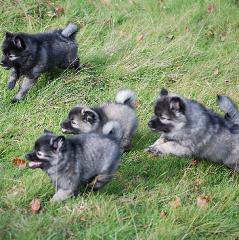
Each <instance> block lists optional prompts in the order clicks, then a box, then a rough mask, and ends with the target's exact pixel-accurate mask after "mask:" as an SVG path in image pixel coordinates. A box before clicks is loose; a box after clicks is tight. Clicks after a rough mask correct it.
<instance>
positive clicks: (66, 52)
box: [0, 23, 79, 103]
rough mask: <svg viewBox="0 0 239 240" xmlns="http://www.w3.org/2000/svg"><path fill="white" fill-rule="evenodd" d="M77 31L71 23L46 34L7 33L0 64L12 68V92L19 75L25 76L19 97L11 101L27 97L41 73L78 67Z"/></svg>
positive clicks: (9, 84) (10, 80)
mask: <svg viewBox="0 0 239 240" xmlns="http://www.w3.org/2000/svg"><path fill="white" fill-rule="evenodd" d="M77 31H78V27H77V26H76V25H75V24H73V23H70V24H69V25H67V26H66V27H65V29H63V30H62V29H58V30H54V31H51V32H46V33H37V34H27V33H10V32H7V33H6V35H5V39H4V41H3V44H2V52H3V57H2V60H1V62H0V65H1V66H2V67H3V68H5V69H12V70H11V74H10V77H9V80H8V88H9V89H13V88H14V87H15V85H16V82H17V80H18V79H19V78H20V76H22V75H23V76H25V78H24V80H23V83H22V85H21V87H20V89H19V91H18V93H17V95H16V96H15V98H13V99H12V102H13V103H15V102H17V101H19V100H21V99H22V98H24V97H25V95H26V94H27V92H28V91H29V89H30V88H31V87H32V86H33V84H34V83H35V82H36V81H37V79H38V78H39V76H40V74H41V73H42V72H46V71H49V70H51V69H53V68H55V67H59V68H63V69H66V68H78V67H79V58H78V57H77V43H76V41H75V36H76V33H77Z"/></svg>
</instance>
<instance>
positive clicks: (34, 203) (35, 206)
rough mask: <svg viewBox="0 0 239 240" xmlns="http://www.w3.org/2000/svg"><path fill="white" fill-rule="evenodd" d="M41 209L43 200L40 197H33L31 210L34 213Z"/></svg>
mask: <svg viewBox="0 0 239 240" xmlns="http://www.w3.org/2000/svg"><path fill="white" fill-rule="evenodd" d="M40 209H41V201H40V199H39V198H33V199H32V201H31V202H30V210H31V212H32V213H38V212H39V211H40Z"/></svg>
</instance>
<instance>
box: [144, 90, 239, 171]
mask: <svg viewBox="0 0 239 240" xmlns="http://www.w3.org/2000/svg"><path fill="white" fill-rule="evenodd" d="M219 99H220V98H219ZM228 122H229V121H228V120H226V119H224V118H223V117H222V116H220V115H218V114H217V113H214V112H213V111H211V110H210V109H207V108H206V107H204V106H203V105H202V104H200V103H198V102H196V101H194V100H190V99H187V98H184V97H181V96H178V95H175V94H169V93H168V91H167V90H166V89H162V90H161V94H160V97H159V98H158V99H157V101H156V105H155V108H154V116H153V117H152V119H151V120H150V121H149V123H148V125H149V127H150V128H151V129H152V130H153V131H156V132H161V133H162V134H161V136H160V138H159V139H158V140H157V141H156V142H155V143H154V144H153V145H151V146H150V147H148V148H147V149H146V151H148V152H151V153H153V154H156V155H161V154H174V155H177V156H195V157H198V158H205V159H208V160H211V161H213V162H221V163H224V164H225V165H226V166H228V167H229V168H231V169H233V170H235V171H239V164H238V160H239V134H235V133H234V131H233V128H232V125H231V124H229V123H228Z"/></svg>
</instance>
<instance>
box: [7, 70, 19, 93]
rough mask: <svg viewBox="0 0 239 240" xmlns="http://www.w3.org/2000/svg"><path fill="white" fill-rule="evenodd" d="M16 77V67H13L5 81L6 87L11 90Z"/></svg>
mask: <svg viewBox="0 0 239 240" xmlns="http://www.w3.org/2000/svg"><path fill="white" fill-rule="evenodd" d="M18 78H19V71H18V70H17V69H16V68H13V69H12V72H11V74H10V77H9V79H8V83H7V87H8V89H10V90H11V89H13V88H14V87H15V85H16V82H17V79H18Z"/></svg>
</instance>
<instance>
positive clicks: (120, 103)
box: [61, 90, 137, 148]
mask: <svg viewBox="0 0 239 240" xmlns="http://www.w3.org/2000/svg"><path fill="white" fill-rule="evenodd" d="M135 101H136V97H135V94H134V92H132V91H131V90H122V91H119V92H118V94H117V95H116V98H115V102H114V103H104V104H102V105H100V106H96V107H91V108H90V107H84V106H81V105H77V106H75V107H73V108H72V109H71V110H70V112H69V113H68V116H67V118H66V119H65V120H64V121H63V122H62V123H61V128H62V131H63V132H64V133H73V134H80V133H88V132H102V128H103V126H104V125H105V124H106V123H107V122H109V121H117V122H119V124H120V126H121V128H122V132H123V138H122V146H123V148H127V147H128V146H129V145H130V141H131V138H132V136H133V135H134V134H135V132H136V128H137V115H136V112H135Z"/></svg>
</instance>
